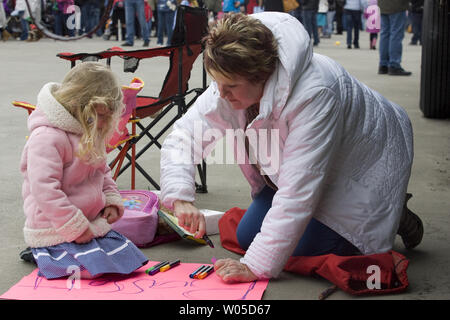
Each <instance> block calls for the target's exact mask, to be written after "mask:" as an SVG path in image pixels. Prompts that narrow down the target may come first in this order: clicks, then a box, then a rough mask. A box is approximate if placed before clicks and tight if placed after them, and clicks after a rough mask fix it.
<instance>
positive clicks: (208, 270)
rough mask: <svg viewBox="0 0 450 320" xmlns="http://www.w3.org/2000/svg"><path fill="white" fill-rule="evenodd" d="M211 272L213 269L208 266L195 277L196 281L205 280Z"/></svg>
mask: <svg viewBox="0 0 450 320" xmlns="http://www.w3.org/2000/svg"><path fill="white" fill-rule="evenodd" d="M213 271H214V267H213V266H209V267H208V268H206V270H205V271H203V272H202V273H200V274H199V275H198V276H197V279H204V278H206V277H207V276H209V275H210V274H211V273H212V272H213Z"/></svg>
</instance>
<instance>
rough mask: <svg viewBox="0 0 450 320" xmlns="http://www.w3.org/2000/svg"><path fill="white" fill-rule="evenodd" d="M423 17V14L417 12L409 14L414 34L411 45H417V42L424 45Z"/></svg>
mask: <svg viewBox="0 0 450 320" xmlns="http://www.w3.org/2000/svg"><path fill="white" fill-rule="evenodd" d="M422 16H423V14H422V13H417V12H410V14H409V17H410V18H411V26H412V32H413V36H412V38H411V43H413V44H417V42H420V43H421V44H422Z"/></svg>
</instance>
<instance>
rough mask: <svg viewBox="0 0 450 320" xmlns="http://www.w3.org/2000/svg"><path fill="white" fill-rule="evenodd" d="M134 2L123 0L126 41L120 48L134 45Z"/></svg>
mask: <svg viewBox="0 0 450 320" xmlns="http://www.w3.org/2000/svg"><path fill="white" fill-rule="evenodd" d="M135 10H136V6H135V2H134V1H132V0H125V25H126V32H127V35H126V41H125V43H123V44H122V46H133V45H134V35H135V30H134V16H135V15H136V11H135Z"/></svg>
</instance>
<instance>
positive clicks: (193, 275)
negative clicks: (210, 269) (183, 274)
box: [189, 265, 207, 279]
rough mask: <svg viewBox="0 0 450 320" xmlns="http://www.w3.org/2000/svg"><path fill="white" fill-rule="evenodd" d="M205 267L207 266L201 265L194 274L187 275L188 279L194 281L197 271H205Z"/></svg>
mask: <svg viewBox="0 0 450 320" xmlns="http://www.w3.org/2000/svg"><path fill="white" fill-rule="evenodd" d="M206 267H207V266H205V265H202V266H200V267H198V268H197V269H196V270H195V271H194V272H192V273H191V274H190V275H189V278H192V279H194V277H195V275H196V274H197V273H198V272H199V271H201V270H203V269H205V268H206Z"/></svg>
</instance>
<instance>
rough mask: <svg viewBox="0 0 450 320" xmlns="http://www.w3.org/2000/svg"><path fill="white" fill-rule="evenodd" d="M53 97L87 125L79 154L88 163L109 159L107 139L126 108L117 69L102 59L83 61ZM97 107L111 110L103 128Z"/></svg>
mask: <svg viewBox="0 0 450 320" xmlns="http://www.w3.org/2000/svg"><path fill="white" fill-rule="evenodd" d="M53 96H54V97H55V99H56V100H57V101H58V102H59V103H60V104H61V105H63V106H64V108H66V109H67V111H68V112H69V113H70V114H71V115H72V116H73V117H74V118H75V119H77V120H78V121H79V122H80V124H81V127H82V128H83V134H82V136H81V139H80V144H79V146H78V151H77V156H78V157H79V158H81V159H82V160H84V161H85V162H87V163H96V162H99V161H103V160H105V159H106V147H105V144H106V141H107V139H109V137H110V136H111V135H112V133H113V132H114V130H115V129H116V127H117V124H118V120H119V118H120V115H121V114H122V112H123V108H124V104H123V102H122V90H121V87H120V86H119V83H118V80H117V78H116V76H115V75H114V74H113V72H112V71H111V70H110V69H109V68H108V67H107V66H105V65H103V64H100V63H98V62H83V63H80V64H78V65H77V66H75V67H74V68H72V69H71V70H70V72H69V73H68V74H67V75H66V76H65V78H64V80H63V82H62V84H61V86H60V87H59V88H58V89H57V90H55V91H54V92H53ZM97 107H104V108H106V109H107V110H109V111H110V115H108V121H105V122H106V123H105V125H104V126H103V127H102V128H101V129H98V128H97V120H98V115H97V112H96V108H97Z"/></svg>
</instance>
